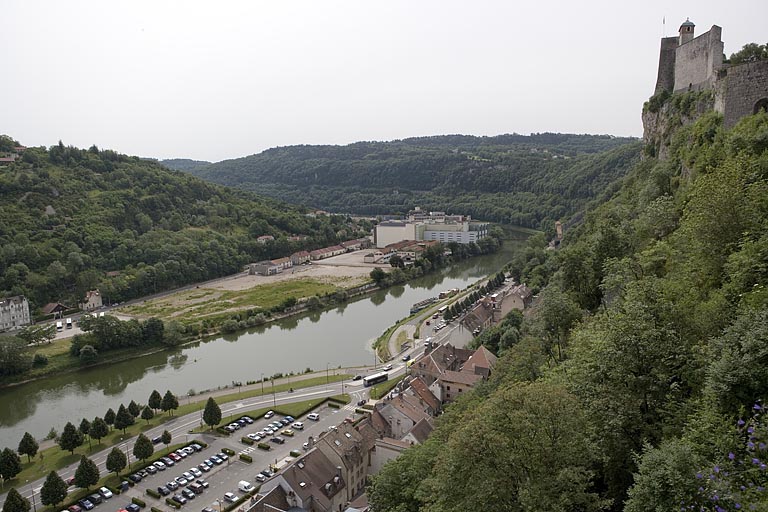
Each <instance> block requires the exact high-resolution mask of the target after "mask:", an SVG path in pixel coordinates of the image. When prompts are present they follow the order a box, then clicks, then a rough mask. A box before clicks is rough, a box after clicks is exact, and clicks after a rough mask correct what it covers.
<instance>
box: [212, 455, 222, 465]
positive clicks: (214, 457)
mask: <svg viewBox="0 0 768 512" xmlns="http://www.w3.org/2000/svg"><path fill="white" fill-rule="evenodd" d="M211 460H212V461H213V463H214V464H216V465H217V466H220V465H221V464H224V461H223V460H221V459H220V458H219V457H217V456H216V455H211Z"/></svg>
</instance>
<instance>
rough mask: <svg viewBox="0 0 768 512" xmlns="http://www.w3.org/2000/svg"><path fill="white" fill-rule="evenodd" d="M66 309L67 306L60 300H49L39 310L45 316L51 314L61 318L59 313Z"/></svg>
mask: <svg viewBox="0 0 768 512" xmlns="http://www.w3.org/2000/svg"><path fill="white" fill-rule="evenodd" d="M68 309H69V308H68V307H67V306H65V305H64V304H62V303H61V302H49V303H48V304H46V305H45V306H43V307H42V308H40V311H41V312H42V313H43V314H44V315H46V316H47V315H53V318H61V315H62V314H64V311H66V310H68Z"/></svg>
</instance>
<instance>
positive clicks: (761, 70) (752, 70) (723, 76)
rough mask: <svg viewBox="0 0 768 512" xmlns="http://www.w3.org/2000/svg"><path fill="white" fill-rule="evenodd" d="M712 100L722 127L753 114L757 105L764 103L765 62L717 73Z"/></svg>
mask: <svg viewBox="0 0 768 512" xmlns="http://www.w3.org/2000/svg"><path fill="white" fill-rule="evenodd" d="M715 98H716V99H715V110H717V111H718V112H722V114H723V124H724V125H725V127H726V128H730V127H731V126H733V125H734V124H736V123H737V122H738V121H739V119H741V118H742V117H744V116H749V115H752V114H754V113H755V112H756V106H757V105H758V102H760V101H761V100H763V103H761V104H765V101H766V100H768V60H762V61H758V62H748V63H745V64H739V65H737V66H732V67H729V68H726V69H723V70H722V71H720V73H719V79H718V82H717V87H716V96H715Z"/></svg>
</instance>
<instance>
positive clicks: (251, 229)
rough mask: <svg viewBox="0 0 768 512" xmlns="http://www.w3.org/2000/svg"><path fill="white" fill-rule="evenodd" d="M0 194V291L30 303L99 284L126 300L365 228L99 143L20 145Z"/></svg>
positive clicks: (68, 300) (73, 301) (71, 298)
mask: <svg viewBox="0 0 768 512" xmlns="http://www.w3.org/2000/svg"><path fill="white" fill-rule="evenodd" d="M0 141H1V142H2V143H3V146H0V147H5V148H6V151H12V150H13V147H14V146H18V142H16V141H14V140H12V139H10V138H9V137H7V136H3V137H0ZM0 198H2V200H0V276H1V277H0V297H3V296H10V295H17V294H23V295H26V296H27V297H28V298H29V300H30V301H31V303H32V306H33V308H35V307H39V306H41V305H44V304H46V303H48V302H56V301H61V302H63V303H64V304H67V305H69V306H76V305H77V304H78V302H79V301H82V300H83V297H84V295H85V292H86V291H87V290H91V289H95V288H99V289H100V290H101V291H102V294H103V296H104V299H105V301H107V302H113V303H114V302H122V301H124V300H126V299H130V298H134V297H138V296H143V295H146V294H149V293H153V292H158V291H162V290H166V289H169V288H173V287H176V286H179V285H184V284H188V283H193V282H198V281H203V280H206V279H210V278H214V277H219V276H223V275H226V274H231V273H234V272H237V271H239V270H240V269H241V268H242V266H243V265H244V264H246V263H248V262H251V261H257V260H261V259H265V258H273V257H279V256H287V255H289V254H290V253H291V252H293V251H296V250H300V249H315V248H318V247H324V246H327V245H329V244H333V243H337V242H339V241H341V240H344V239H349V238H353V237H358V236H365V235H367V234H369V232H370V225H369V224H367V223H365V222H363V223H362V224H358V223H357V222H353V221H351V220H349V219H347V218H345V217H341V216H332V217H327V218H326V217H322V218H311V217H308V216H306V215H305V214H304V213H303V211H302V210H301V209H300V208H298V207H291V206H286V205H285V204H281V203H279V202H277V201H274V200H272V199H264V198H261V197H258V196H256V195H254V194H253V193H250V192H245V191H238V190H231V189H226V188H225V187H221V186H218V185H213V184H210V183H207V182H205V181H203V180H200V179H198V178H195V177H192V176H190V175H188V174H184V173H181V172H178V171H170V170H168V169H167V168H165V167H163V166H161V165H159V164H157V163H155V162H152V161H147V160H142V159H139V158H137V157H128V156H125V155H121V154H118V153H116V152H114V151H109V150H106V151H105V150H100V149H99V148H97V147H96V146H93V147H91V148H90V149H87V150H84V149H77V148H74V147H67V146H64V144H62V143H59V144H58V145H55V146H52V147H50V148H47V149H46V148H28V149H26V150H25V151H23V153H21V157H20V158H18V159H17V160H16V161H15V162H13V163H10V164H8V165H5V166H3V167H0ZM260 235H272V236H274V237H275V240H274V241H273V242H269V243H267V244H260V243H257V241H256V237H258V236H260ZM291 235H303V236H306V237H308V238H307V239H305V240H302V241H291V240H289V239H288V237H289V236H291ZM107 273H109V275H108V274H107Z"/></svg>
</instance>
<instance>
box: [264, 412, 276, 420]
mask: <svg viewBox="0 0 768 512" xmlns="http://www.w3.org/2000/svg"><path fill="white" fill-rule="evenodd" d="M274 415H275V411H267V413H266V414H265V415H264V417H265V418H266V419H269V418H271V417H272V416H274Z"/></svg>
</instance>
